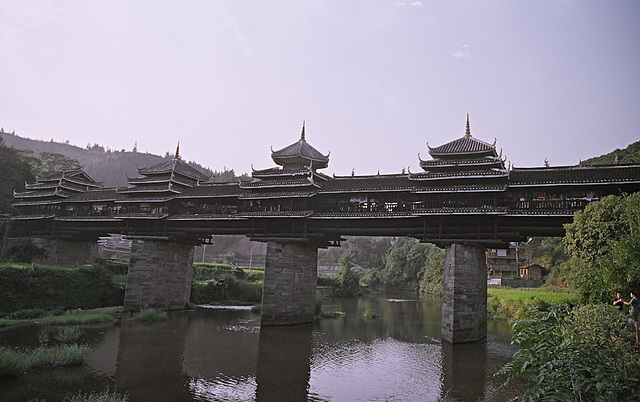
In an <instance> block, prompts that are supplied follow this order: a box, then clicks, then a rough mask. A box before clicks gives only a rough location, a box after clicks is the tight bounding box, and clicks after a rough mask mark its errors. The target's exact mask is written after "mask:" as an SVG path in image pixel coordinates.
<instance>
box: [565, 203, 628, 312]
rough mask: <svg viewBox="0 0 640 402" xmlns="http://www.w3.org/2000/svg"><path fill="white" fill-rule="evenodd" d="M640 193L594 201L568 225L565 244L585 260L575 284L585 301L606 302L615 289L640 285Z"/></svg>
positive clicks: (573, 253)
mask: <svg viewBox="0 0 640 402" xmlns="http://www.w3.org/2000/svg"><path fill="white" fill-rule="evenodd" d="M639 215H640V193H635V194H632V195H625V196H614V195H611V196H607V197H604V198H602V199H601V200H599V201H596V202H592V203H590V204H589V205H587V207H586V208H585V209H584V211H581V212H577V213H576V214H575V215H574V219H573V222H572V223H570V224H567V225H565V229H566V236H565V238H564V245H565V247H566V249H567V251H568V252H569V253H571V255H572V256H574V257H575V258H578V259H580V260H582V261H583V262H584V268H583V269H582V270H580V271H579V272H577V275H576V284H577V286H578V287H579V288H580V293H581V297H582V299H583V301H591V302H606V301H608V300H609V299H610V298H611V294H612V292H614V291H616V290H618V291H621V292H623V293H626V292H629V291H632V290H633V291H637V290H636V289H637V288H638V287H640V216H639Z"/></svg>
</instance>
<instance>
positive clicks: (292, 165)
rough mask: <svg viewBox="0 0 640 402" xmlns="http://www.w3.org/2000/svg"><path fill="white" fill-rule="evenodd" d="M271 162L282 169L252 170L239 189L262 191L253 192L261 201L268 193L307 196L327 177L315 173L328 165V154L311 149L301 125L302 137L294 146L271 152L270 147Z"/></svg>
mask: <svg viewBox="0 0 640 402" xmlns="http://www.w3.org/2000/svg"><path fill="white" fill-rule="evenodd" d="M271 159H273V161H274V162H275V163H276V164H277V165H279V166H282V168H279V167H273V168H268V169H263V170H255V169H253V166H252V167H251V169H252V170H253V172H252V174H251V177H252V179H253V180H251V181H250V182H241V183H240V188H242V189H251V190H263V189H264V191H261V192H260V193H256V194H255V197H257V198H264V197H265V196H266V194H264V192H265V191H266V192H269V193H273V194H280V193H282V192H289V193H290V192H291V191H292V190H293V191H295V192H296V194H299V195H308V194H307V193H309V192H314V191H315V190H317V189H319V188H321V187H322V183H324V182H325V181H327V180H328V179H329V176H327V175H325V174H322V173H319V172H317V171H316V170H317V169H324V168H326V167H327V166H328V165H329V155H328V154H327V155H326V156H325V155H323V154H322V153H320V152H319V151H318V150H316V149H315V148H314V147H312V146H311V145H310V144H309V143H308V142H307V141H306V137H305V124H304V123H303V124H302V134H301V135H300V139H299V140H298V141H296V142H295V143H293V144H291V145H289V146H287V147H285V148H282V149H280V150H278V151H274V150H273V148H271Z"/></svg>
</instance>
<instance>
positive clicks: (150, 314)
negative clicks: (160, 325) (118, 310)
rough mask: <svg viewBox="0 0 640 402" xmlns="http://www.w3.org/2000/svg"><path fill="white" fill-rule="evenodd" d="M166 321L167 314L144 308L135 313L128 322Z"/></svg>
mask: <svg viewBox="0 0 640 402" xmlns="http://www.w3.org/2000/svg"><path fill="white" fill-rule="evenodd" d="M166 319H167V313H166V312H164V311H160V310H156V309H153V308H146V309H142V310H140V311H138V312H137V313H135V314H134V315H133V316H132V317H131V318H130V320H131V321H146V322H151V321H164V320H166Z"/></svg>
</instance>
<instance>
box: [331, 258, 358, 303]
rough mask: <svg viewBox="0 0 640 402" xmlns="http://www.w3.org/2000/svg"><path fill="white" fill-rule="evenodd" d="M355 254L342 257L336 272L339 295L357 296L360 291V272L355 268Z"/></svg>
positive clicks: (337, 293) (337, 292)
mask: <svg viewBox="0 0 640 402" xmlns="http://www.w3.org/2000/svg"><path fill="white" fill-rule="evenodd" d="M353 260H354V256H353V254H351V253H346V254H343V255H342V256H341V257H340V268H339V269H338V272H337V273H336V282H337V283H338V287H337V288H336V295H337V296H357V295H358V293H359V291H360V277H361V276H362V275H361V274H360V272H358V271H356V270H354V269H353Z"/></svg>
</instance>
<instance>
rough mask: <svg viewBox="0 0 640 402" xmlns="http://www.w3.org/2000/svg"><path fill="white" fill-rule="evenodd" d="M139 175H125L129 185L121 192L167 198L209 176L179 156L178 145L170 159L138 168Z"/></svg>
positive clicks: (152, 197) (153, 197)
mask: <svg viewBox="0 0 640 402" xmlns="http://www.w3.org/2000/svg"><path fill="white" fill-rule="evenodd" d="M138 174H139V175H140V177H133V178H132V177H127V181H128V183H129V187H126V188H124V189H119V190H118V192H119V193H121V194H128V195H130V196H134V197H135V199H136V201H138V200H139V198H140V197H144V198H149V199H153V200H159V199H167V198H171V197H173V196H175V195H176V194H180V193H182V192H183V191H184V190H186V189H188V188H190V187H193V186H196V185H198V184H199V183H200V182H201V181H203V182H204V181H207V180H209V179H210V177H209V176H206V175H204V174H203V173H200V172H199V171H198V170H196V169H195V168H193V167H192V166H189V164H187V163H185V162H184V161H183V160H182V159H181V158H180V145H178V149H177V150H176V155H175V157H173V158H172V159H171V160H167V161H164V162H161V163H159V164H157V165H154V166H151V167H148V168H142V169H140V168H139V169H138Z"/></svg>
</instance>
